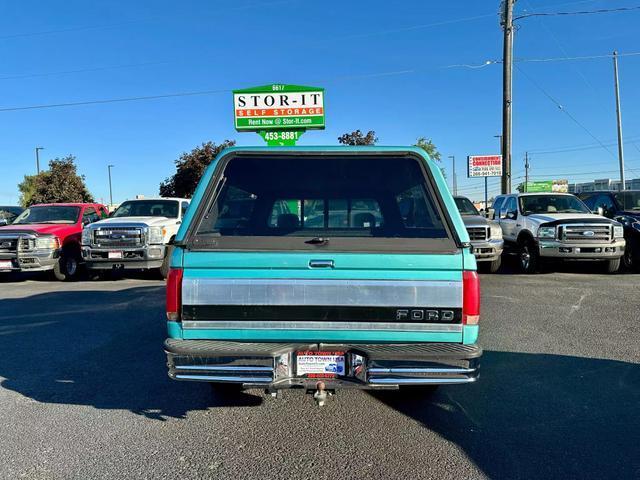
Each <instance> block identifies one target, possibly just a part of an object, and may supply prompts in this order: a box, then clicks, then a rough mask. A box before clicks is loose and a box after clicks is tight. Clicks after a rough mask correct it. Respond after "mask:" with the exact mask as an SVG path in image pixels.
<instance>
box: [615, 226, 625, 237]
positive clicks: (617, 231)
mask: <svg viewBox="0 0 640 480" xmlns="http://www.w3.org/2000/svg"><path fill="white" fill-rule="evenodd" d="M623 237H624V227H623V226H622V225H614V226H613V238H623Z"/></svg>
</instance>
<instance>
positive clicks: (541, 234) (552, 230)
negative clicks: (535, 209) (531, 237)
mask: <svg viewBox="0 0 640 480" xmlns="http://www.w3.org/2000/svg"><path fill="white" fill-rule="evenodd" d="M538 238H556V227H540V228H539V229H538Z"/></svg>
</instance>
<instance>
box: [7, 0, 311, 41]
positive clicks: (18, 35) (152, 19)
mask: <svg viewBox="0 0 640 480" xmlns="http://www.w3.org/2000/svg"><path fill="white" fill-rule="evenodd" d="M298 1H299V0H279V1H274V2H266V3H257V4H256V3H254V4H248V5H242V6H236V7H229V8H221V9H217V10H216V13H224V12H231V11H237V10H247V9H251V8H259V7H271V6H274V5H280V4H283V3H294V2H298ZM165 19H169V20H175V17H149V18H140V19H136V20H129V21H126V22H118V23H105V24H101V25H100V24H99V25H85V26H81V27H69V28H61V29H57V30H44V31H39V32H24V33H14V34H10V35H2V36H0V40H8V39H12V38H23V37H36V36H42V35H53V34H57V33H70V32H82V31H86V30H102V29H108V28H116V27H122V26H126V25H135V24H138V23H148V22H157V21H162V20H165Z"/></svg>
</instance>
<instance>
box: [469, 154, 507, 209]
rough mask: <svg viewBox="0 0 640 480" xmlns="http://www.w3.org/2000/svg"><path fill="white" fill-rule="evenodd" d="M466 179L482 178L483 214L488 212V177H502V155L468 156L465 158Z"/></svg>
mask: <svg viewBox="0 0 640 480" xmlns="http://www.w3.org/2000/svg"><path fill="white" fill-rule="evenodd" d="M467 159H468V161H467V177H468V178H472V177H484V214H485V216H487V214H488V211H489V198H488V196H489V193H488V190H489V187H488V182H487V179H488V178H489V177H501V176H502V155H470V156H469V157H467Z"/></svg>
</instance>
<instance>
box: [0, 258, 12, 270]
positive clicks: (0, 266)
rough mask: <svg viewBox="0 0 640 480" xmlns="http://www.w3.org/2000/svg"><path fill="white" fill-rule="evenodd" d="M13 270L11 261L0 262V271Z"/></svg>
mask: <svg viewBox="0 0 640 480" xmlns="http://www.w3.org/2000/svg"><path fill="white" fill-rule="evenodd" d="M10 268H13V264H12V263H11V260H0V270H7V269H10Z"/></svg>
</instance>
